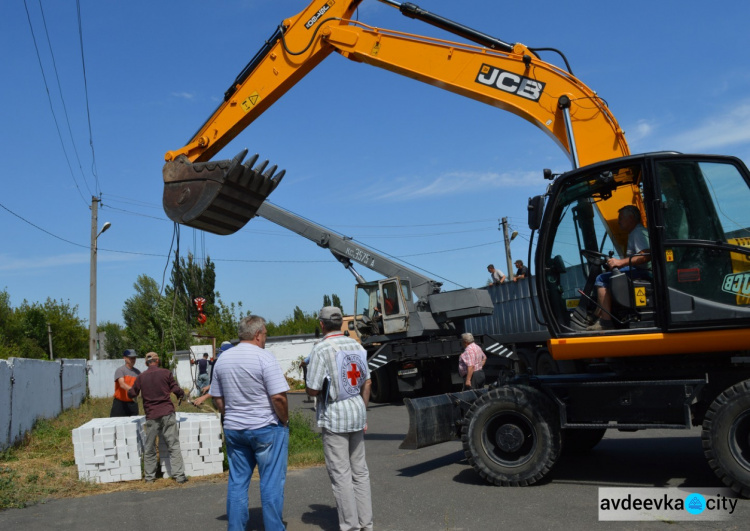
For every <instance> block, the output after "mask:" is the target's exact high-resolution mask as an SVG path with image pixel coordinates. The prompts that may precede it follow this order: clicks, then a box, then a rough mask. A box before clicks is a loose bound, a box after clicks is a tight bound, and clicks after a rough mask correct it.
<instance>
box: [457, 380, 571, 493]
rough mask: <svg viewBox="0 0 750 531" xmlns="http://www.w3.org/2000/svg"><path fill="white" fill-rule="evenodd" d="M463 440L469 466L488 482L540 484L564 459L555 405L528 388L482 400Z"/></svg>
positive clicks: (501, 389)
mask: <svg viewBox="0 0 750 531" xmlns="http://www.w3.org/2000/svg"><path fill="white" fill-rule="evenodd" d="M461 441H462V442H463V447H464V452H465V453H466V457H468V459H469V463H470V464H471V465H472V466H473V467H474V469H475V470H476V471H477V472H478V473H479V475H480V476H482V477H483V478H484V479H485V480H487V482H489V483H494V484H495V485H503V486H524V485H531V484H533V483H536V482H537V481H539V480H540V479H542V478H544V477H545V476H546V475H547V474H548V473H549V471H550V469H552V466H553V465H554V464H555V462H556V461H557V458H558V457H559V455H560V448H561V446H562V443H561V435H560V424H559V415H558V413H557V411H556V408H555V405H554V403H553V402H552V401H551V400H550V399H549V398H547V397H546V396H545V395H543V394H542V393H541V392H540V391H538V390H536V389H533V388H531V387H527V386H520V385H516V386H503V387H498V388H496V389H492V390H490V391H489V392H488V393H487V394H485V395H482V396H481V397H479V398H478V399H477V400H476V401H475V402H474V404H472V406H471V409H469V411H468V412H467V413H466V417H465V419H464V425H463V427H462V429H461Z"/></svg>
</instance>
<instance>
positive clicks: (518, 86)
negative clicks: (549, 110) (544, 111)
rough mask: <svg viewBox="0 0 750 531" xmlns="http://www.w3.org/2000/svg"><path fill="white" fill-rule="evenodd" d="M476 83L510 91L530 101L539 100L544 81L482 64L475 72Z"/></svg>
mask: <svg viewBox="0 0 750 531" xmlns="http://www.w3.org/2000/svg"><path fill="white" fill-rule="evenodd" d="M476 82H477V83H481V84H482V85H487V86H488V87H494V88H496V89H500V90H502V91H504V92H510V93H511V94H515V95H516V96H521V97H522V98H526V99H528V100H531V101H539V98H540V97H541V95H542V91H544V83H542V82H541V81H536V80H534V79H531V78H528V77H524V76H520V75H518V74H514V73H513V72H507V71H505V70H500V69H499V68H495V67H494V66H490V65H486V64H483V65H482V68H480V69H479V73H478V74H477V79H476Z"/></svg>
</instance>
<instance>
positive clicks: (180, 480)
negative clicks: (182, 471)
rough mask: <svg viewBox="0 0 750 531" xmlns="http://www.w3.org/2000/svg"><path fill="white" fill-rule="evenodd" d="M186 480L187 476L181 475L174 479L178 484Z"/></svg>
mask: <svg viewBox="0 0 750 531" xmlns="http://www.w3.org/2000/svg"><path fill="white" fill-rule="evenodd" d="M187 480H188V478H187V476H183V477H181V478H178V479H175V481H176V482H177V483H179V484H180V485H182V484H183V483H187Z"/></svg>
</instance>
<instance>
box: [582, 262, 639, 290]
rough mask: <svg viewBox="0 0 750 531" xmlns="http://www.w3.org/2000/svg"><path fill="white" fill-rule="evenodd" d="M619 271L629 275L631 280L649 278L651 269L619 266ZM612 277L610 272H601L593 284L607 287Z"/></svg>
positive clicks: (598, 286)
mask: <svg viewBox="0 0 750 531" xmlns="http://www.w3.org/2000/svg"><path fill="white" fill-rule="evenodd" d="M620 272H621V273H625V274H626V275H627V276H629V277H630V278H631V279H633V280H651V270H650V269H639V268H637V267H630V266H625V267H621V268H620ZM611 278H612V273H611V272H607V273H602V274H601V275H599V276H597V277H596V282H594V286H596V287H597V288H609V283H610V279H611Z"/></svg>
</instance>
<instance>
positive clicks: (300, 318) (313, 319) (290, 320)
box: [266, 306, 318, 336]
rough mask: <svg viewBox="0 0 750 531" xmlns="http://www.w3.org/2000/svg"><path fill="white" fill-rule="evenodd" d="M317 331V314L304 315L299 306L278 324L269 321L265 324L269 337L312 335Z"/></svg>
mask: <svg viewBox="0 0 750 531" xmlns="http://www.w3.org/2000/svg"><path fill="white" fill-rule="evenodd" d="M317 329H318V316H317V313H315V312H313V313H309V314H305V312H303V311H302V310H301V309H300V307H299V306H295V308H294V312H293V313H292V316H290V317H287V318H286V319H284V320H283V321H281V322H280V323H279V324H275V323H273V322H271V321H269V322H268V323H266V330H267V331H268V335H269V336H295V335H299V334H314V333H315V331H316V330H317Z"/></svg>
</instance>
